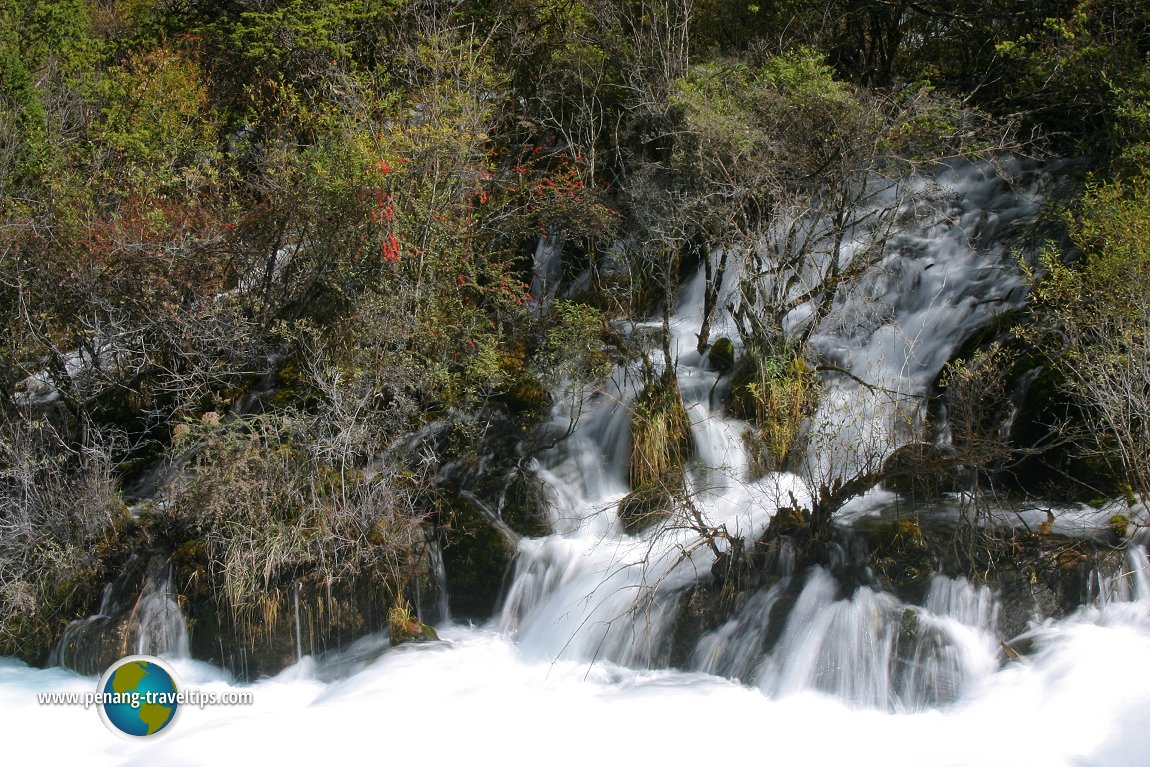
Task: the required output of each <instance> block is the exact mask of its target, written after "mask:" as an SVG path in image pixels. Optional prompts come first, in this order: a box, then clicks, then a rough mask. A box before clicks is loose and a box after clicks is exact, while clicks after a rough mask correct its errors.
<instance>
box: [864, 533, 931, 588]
mask: <svg viewBox="0 0 1150 767" xmlns="http://www.w3.org/2000/svg"><path fill="white" fill-rule="evenodd" d="M867 542H868V544H869V546H870V554H871V561H872V562H873V563H874V566H875V568H876V569H877V570H878V571H879V572H880V573H882V574H883V575H884V576H885V577H886V578H888V579H889V580H890V581H891V582H892V585H893V586H895V587H896V588H897V587H898V586H900V585H905V582H906V581H914V580H918V579H921V578H925V577H927V576H929V575H930V573H931V572H932V571H933V569H934V568H933V567H932V563H931V560H930V553H929V546H928V545H927V542H926V538H925V537H924V536H923V534H922V528H920V527H919V526H918V523H916V522H914V521H912V520H909V519H896V520H892V521H890V522H883V523H882V524H879V525H877V526H876V527H875V528H874V529H873V530H872V531H871V533H870V535H869V536H868V539H867Z"/></svg>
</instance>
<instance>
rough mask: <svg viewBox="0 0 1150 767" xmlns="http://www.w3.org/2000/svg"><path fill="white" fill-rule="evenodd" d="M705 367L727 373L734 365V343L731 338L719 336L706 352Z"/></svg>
mask: <svg viewBox="0 0 1150 767" xmlns="http://www.w3.org/2000/svg"><path fill="white" fill-rule="evenodd" d="M707 367H709V368H710V369H711V370H717V371H719V372H720V373H729V372H731V370H732V369H733V368H734V367H735V345H734V344H733V343H731V339H729V338H726V337H725V336H724V337H723V338H720V339H719V340H718V341H715V343H714V344H713V345H712V346H711V350H710V352H708V354H707Z"/></svg>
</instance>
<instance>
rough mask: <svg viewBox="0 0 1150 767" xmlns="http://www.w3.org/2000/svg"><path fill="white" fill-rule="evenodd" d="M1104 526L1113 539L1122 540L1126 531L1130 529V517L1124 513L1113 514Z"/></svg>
mask: <svg viewBox="0 0 1150 767" xmlns="http://www.w3.org/2000/svg"><path fill="white" fill-rule="evenodd" d="M1106 527H1107V529H1108V530H1109V531H1110V535H1111V537H1112V538H1113V539H1114V540H1115V541H1122V540H1125V538H1126V532H1127V530H1129V529H1130V519H1129V518H1128V517H1127V516H1126V515H1125V514H1115V515H1114V516H1112V517H1111V518H1110V521H1109V522H1107V523H1106Z"/></svg>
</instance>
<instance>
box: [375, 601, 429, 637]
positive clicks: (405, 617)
mask: <svg viewBox="0 0 1150 767" xmlns="http://www.w3.org/2000/svg"><path fill="white" fill-rule="evenodd" d="M387 631H388V635H389V637H388V639H389V641H390V642H391V646H392V647H395V646H396V645H401V644H409V643H419V642H438V641H439V634H437V633H436V631H435V629H434V628H432V627H431V626H428V625H427V624H426V623H423V622H422V621H420V620H419V618H417V617H415V615H414V614H413V613H412V612H411V607H410V606H409V605H408V604H407V603H403V604H397V605H394V606H393V607H392V608H391V610H389V611H388V613H387Z"/></svg>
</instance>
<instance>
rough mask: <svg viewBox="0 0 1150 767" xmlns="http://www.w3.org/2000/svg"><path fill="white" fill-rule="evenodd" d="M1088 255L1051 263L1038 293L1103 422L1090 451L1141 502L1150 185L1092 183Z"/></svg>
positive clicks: (1080, 389) (1069, 366)
mask: <svg viewBox="0 0 1150 767" xmlns="http://www.w3.org/2000/svg"><path fill="white" fill-rule="evenodd" d="M1070 230H1071V235H1072V237H1073V238H1074V241H1075V243H1076V244H1077V245H1078V246H1079V247H1080V248H1081V251H1082V256H1081V258H1080V260H1079V261H1078V262H1076V263H1074V264H1071V265H1067V264H1064V263H1063V262H1062V261H1061V260H1060V259H1059V258H1058V255H1057V253H1056V252H1054V251H1053V250H1052V249H1051V250H1048V251H1047V252H1046V253H1045V255H1044V258H1043V261H1042V266H1043V271H1042V273H1041V278H1039V279H1037V280H1036V281H1035V289H1034V292H1035V296H1036V298H1037V300H1038V301H1039V302H1040V305H1041V306H1043V307H1045V308H1046V309H1047V310H1048V311H1049V312H1050V316H1051V322H1052V323H1053V328H1052V330H1053V331H1054V333H1056V334H1057V335H1056V338H1057V339H1060V341H1061V342H1060V343H1058V344H1057V345H1055V344H1053V343H1050V339H1045V340H1046V342H1047V343H1046V345H1044V346H1043V347H1042V348H1044V349H1045V351H1046V353H1047V355H1048V357H1049V358H1050V360H1051V362H1052V364H1054V365H1055V366H1056V367H1057V369H1058V370H1059V372H1060V373H1061V374H1062V376H1063V380H1064V384H1063V385H1064V387H1065V388H1066V390H1067V393H1068V394H1069V395H1070V396H1071V397H1072V398H1074V400H1076V401H1077V402H1079V403H1081V404H1082V406H1083V407H1085V408H1086V410H1087V412H1088V413H1089V417H1090V418H1092V419H1095V420H1096V422H1097V423H1096V425H1094V426H1093V427H1092V428H1091V429H1090V430H1089V432H1088V433H1087V434H1086V435H1083V440H1082V443H1081V444H1082V445H1083V447H1086V448H1090V449H1092V451H1094V452H1095V453H1096V455H1097V456H1098V457H1100V458H1101V459H1103V460H1105V461H1106V462H1107V463H1109V464H1110V465H1111V466H1112V473H1113V475H1114V477H1115V478H1117V480H1118V481H1121V482H1129V483H1130V484H1131V485H1132V486H1133V488H1134V490H1135V492H1136V493H1137V494H1138V495H1139V496H1140V497H1142V498H1145V497H1147V494H1148V493H1150V474H1148V471H1147V468H1146V467H1147V465H1148V461H1150V439H1148V438H1147V427H1148V425H1150V424H1148V422H1147V419H1146V416H1145V410H1144V407H1145V402H1144V400H1145V397H1144V394H1145V387H1144V386H1143V383H1142V382H1143V381H1144V380H1145V378H1146V376H1147V375H1148V374H1150V287H1148V285H1147V283H1146V281H1145V280H1142V279H1138V278H1137V275H1142V274H1145V273H1146V269H1147V268H1150V240H1148V239H1147V238H1148V237H1150V181H1147V179H1146V178H1145V177H1139V178H1135V179H1131V180H1129V181H1124V182H1123V181H1115V182H1111V183H1106V184H1093V185H1091V186H1090V187H1089V189H1088V191H1087V194H1086V197H1085V198H1084V200H1083V202H1082V205H1081V208H1080V210H1079V211H1078V212H1077V214H1076V215H1075V216H1074V217H1073V218H1072V219H1071V221H1070Z"/></svg>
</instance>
